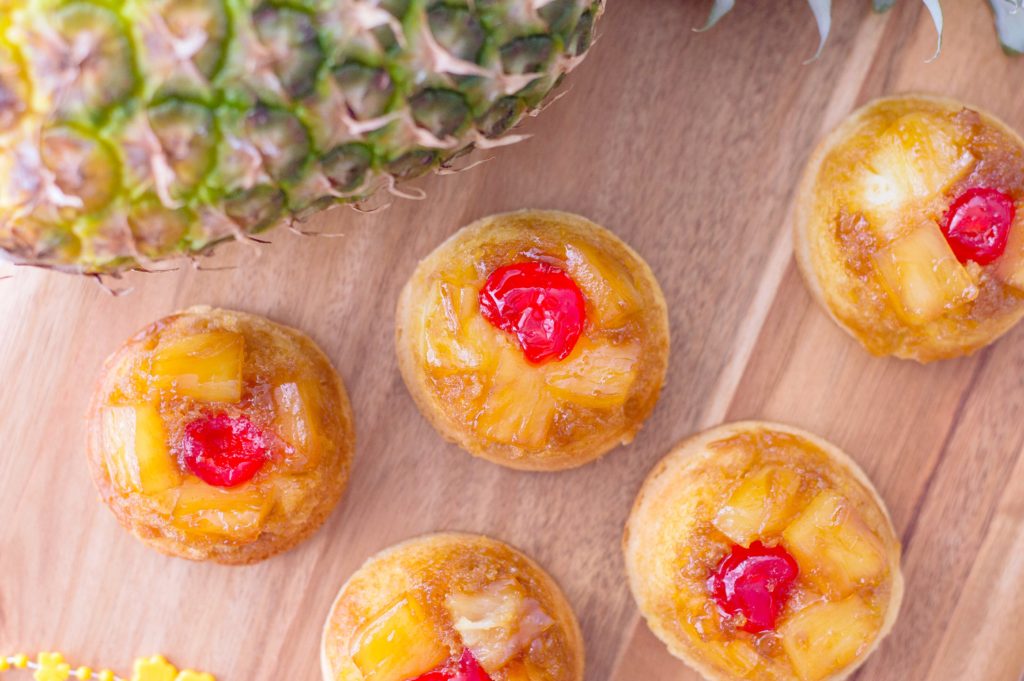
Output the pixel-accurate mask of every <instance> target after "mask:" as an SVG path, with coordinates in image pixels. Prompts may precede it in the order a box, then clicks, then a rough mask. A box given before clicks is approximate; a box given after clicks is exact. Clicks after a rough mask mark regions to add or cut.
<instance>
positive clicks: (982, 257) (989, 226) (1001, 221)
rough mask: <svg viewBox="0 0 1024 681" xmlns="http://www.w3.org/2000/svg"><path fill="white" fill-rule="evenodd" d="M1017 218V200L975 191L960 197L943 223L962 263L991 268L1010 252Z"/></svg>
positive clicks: (993, 191) (984, 189)
mask: <svg viewBox="0 0 1024 681" xmlns="http://www.w3.org/2000/svg"><path fill="white" fill-rule="evenodd" d="M1015 214H1016V206H1014V203H1013V199H1012V198H1010V196H1008V195H1007V194H1005V193H1004V192H1001V191H999V190H998V189H992V188H990V187H973V188H971V189H968V190H967V191H965V192H963V193H962V194H960V195H959V196H958V197H956V199H954V200H953V203H952V204H951V205H950V207H949V210H948V211H947V212H946V216H945V217H944V218H943V220H942V233H943V234H945V235H946V241H947V242H949V247H950V248H951V249H953V253H954V255H956V258H957V260H959V261H960V262H961V263H964V264H966V263H967V262H968V261H969V260H973V261H974V262H976V263H978V264H979V265H988V264H989V263H991V262H993V261H995V260H997V259H998V258H999V256H1001V255H1002V254H1003V251H1005V250H1006V242H1007V240H1008V239H1009V236H1010V226H1011V225H1012V224H1013V218H1014V216H1015Z"/></svg>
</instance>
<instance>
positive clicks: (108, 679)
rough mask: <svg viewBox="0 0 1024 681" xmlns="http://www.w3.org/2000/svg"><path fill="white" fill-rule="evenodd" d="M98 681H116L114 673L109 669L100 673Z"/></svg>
mask: <svg viewBox="0 0 1024 681" xmlns="http://www.w3.org/2000/svg"><path fill="white" fill-rule="evenodd" d="M98 680H99V681H114V672H112V671H110V670H109V669H104V670H103V671H101V672H100V674H99V677H98Z"/></svg>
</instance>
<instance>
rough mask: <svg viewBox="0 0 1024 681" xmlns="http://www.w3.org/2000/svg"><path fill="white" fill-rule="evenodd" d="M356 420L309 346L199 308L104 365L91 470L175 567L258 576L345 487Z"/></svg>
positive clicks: (119, 512) (254, 320)
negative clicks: (229, 568)
mask: <svg viewBox="0 0 1024 681" xmlns="http://www.w3.org/2000/svg"><path fill="white" fill-rule="evenodd" d="M353 432H354V431H353V424H352V413H351V409H350V407H349V402H348V396H347V394H346V393H345V388H344V386H343V385H342V382H341V379H340V378H339V377H338V375H337V373H335V371H334V369H333V367H332V366H331V364H330V361H329V360H328V359H327V357H325V356H324V354H323V353H322V352H321V351H320V349H319V348H318V347H317V346H316V345H315V344H314V343H313V341H312V340H310V339H309V338H308V337H307V336H305V335H304V334H302V333H300V332H298V331H296V330H294V329H290V328H287V327H284V326H280V325H278V324H275V323H273V322H271V321H270V320H268V319H265V318H263V317H258V316H255V315H251V314H245V313H241V312H233V311H228V310H219V309H211V308H209V307H193V308H191V309H189V310H186V311H184V312H181V313H178V314H174V315H171V316H169V317H165V318H163V319H161V320H159V321H157V322H155V323H153V324H151V325H150V326H149V327H147V328H146V329H144V330H143V331H141V332H140V333H139V334H137V335H136V336H135V337H133V338H131V339H130V340H128V342H127V343H125V345H124V346H123V347H122V348H121V349H120V350H118V351H117V352H116V353H114V354H113V355H112V356H111V357H110V358H108V359H107V362H106V365H105V370H104V373H103V376H102V379H101V380H100V383H99V385H98V387H97V390H96V392H95V394H94V395H93V400H92V404H91V406H90V411H89V443H88V445H89V447H88V452H89V462H90V467H91V469H92V475H93V480H94V481H95V483H96V486H97V488H98V489H99V491H100V495H101V496H102V498H103V500H104V501H105V502H106V503H107V505H108V506H110V508H111V509H112V510H113V511H114V514H115V515H116V516H117V518H118V520H119V521H120V522H121V523H122V524H123V525H124V526H125V527H127V528H128V529H130V530H131V531H132V532H133V533H134V534H135V535H136V536H137V537H138V538H139V539H141V540H142V541H144V542H146V543H147V544H149V545H151V546H153V547H155V548H157V549H159V550H161V551H163V552H165V553H169V554H172V555H177V556H181V557H183V558H190V559H193V560H214V561H217V562H221V563H251V562H255V561H258V560H262V559H264V558H267V557H269V556H271V555H273V554H276V553H278V552H281V551H284V550H287V549H289V548H291V547H293V546H294V545H295V544H297V543H298V542H299V541H301V540H302V539H303V538H305V537H306V536H307V535H309V534H311V533H312V532H313V531H314V530H315V529H316V528H317V527H319V526H320V525H321V524H322V523H323V521H324V520H325V519H326V518H327V516H328V515H329V514H330V512H331V510H332V509H333V508H334V506H335V505H336V504H337V502H338V500H339V499H340V498H341V496H342V494H343V492H344V490H345V486H346V484H347V482H348V472H349V466H350V461H351V457H352V452H353V447H354V434H353Z"/></svg>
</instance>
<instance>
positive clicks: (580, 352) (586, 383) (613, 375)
mask: <svg viewBox="0 0 1024 681" xmlns="http://www.w3.org/2000/svg"><path fill="white" fill-rule="evenodd" d="M639 359H640V347H639V346H638V345H636V344H635V343H631V344H627V345H612V344H611V343H607V342H600V343H597V342H594V341H592V340H590V339H588V338H585V337H584V338H581V339H580V340H579V342H577V343H576V347H575V349H573V352H572V354H571V355H569V356H568V357H566V358H565V360H564V361H562V362H557V363H554V364H550V365H548V367H546V372H545V373H546V379H545V380H546V382H547V386H548V388H550V390H551V394H553V395H554V396H555V397H557V398H559V399H562V400H568V401H571V402H575V403H576V404H579V405H582V406H584V407H594V408H598V409H602V408H610V407H617V406H619V405H621V404H622V403H624V402H625V401H626V398H627V397H628V396H629V389H630V387H631V386H632V385H633V381H634V380H635V379H636V365H637V362H638V361H639Z"/></svg>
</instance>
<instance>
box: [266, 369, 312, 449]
mask: <svg viewBox="0 0 1024 681" xmlns="http://www.w3.org/2000/svg"><path fill="white" fill-rule="evenodd" d="M273 395H274V432H276V433H277V434H278V435H279V436H280V437H281V438H282V439H283V440H284V441H285V442H287V443H288V444H289V445H291V446H292V448H293V450H294V453H295V454H298V453H300V452H301V453H302V454H304V455H305V456H304V457H303V460H302V461H301V462H299V463H300V464H301V467H302V468H312V467H314V466H316V465H317V464H318V463H319V455H320V448H319V447H317V446H316V442H317V438H319V436H320V430H319V423H320V416H321V409H322V405H321V404H320V390H319V386H316V385H313V384H311V383H310V382H309V381H304V380H300V381H298V382H291V383H282V384H280V385H276V386H274V391H273Z"/></svg>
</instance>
